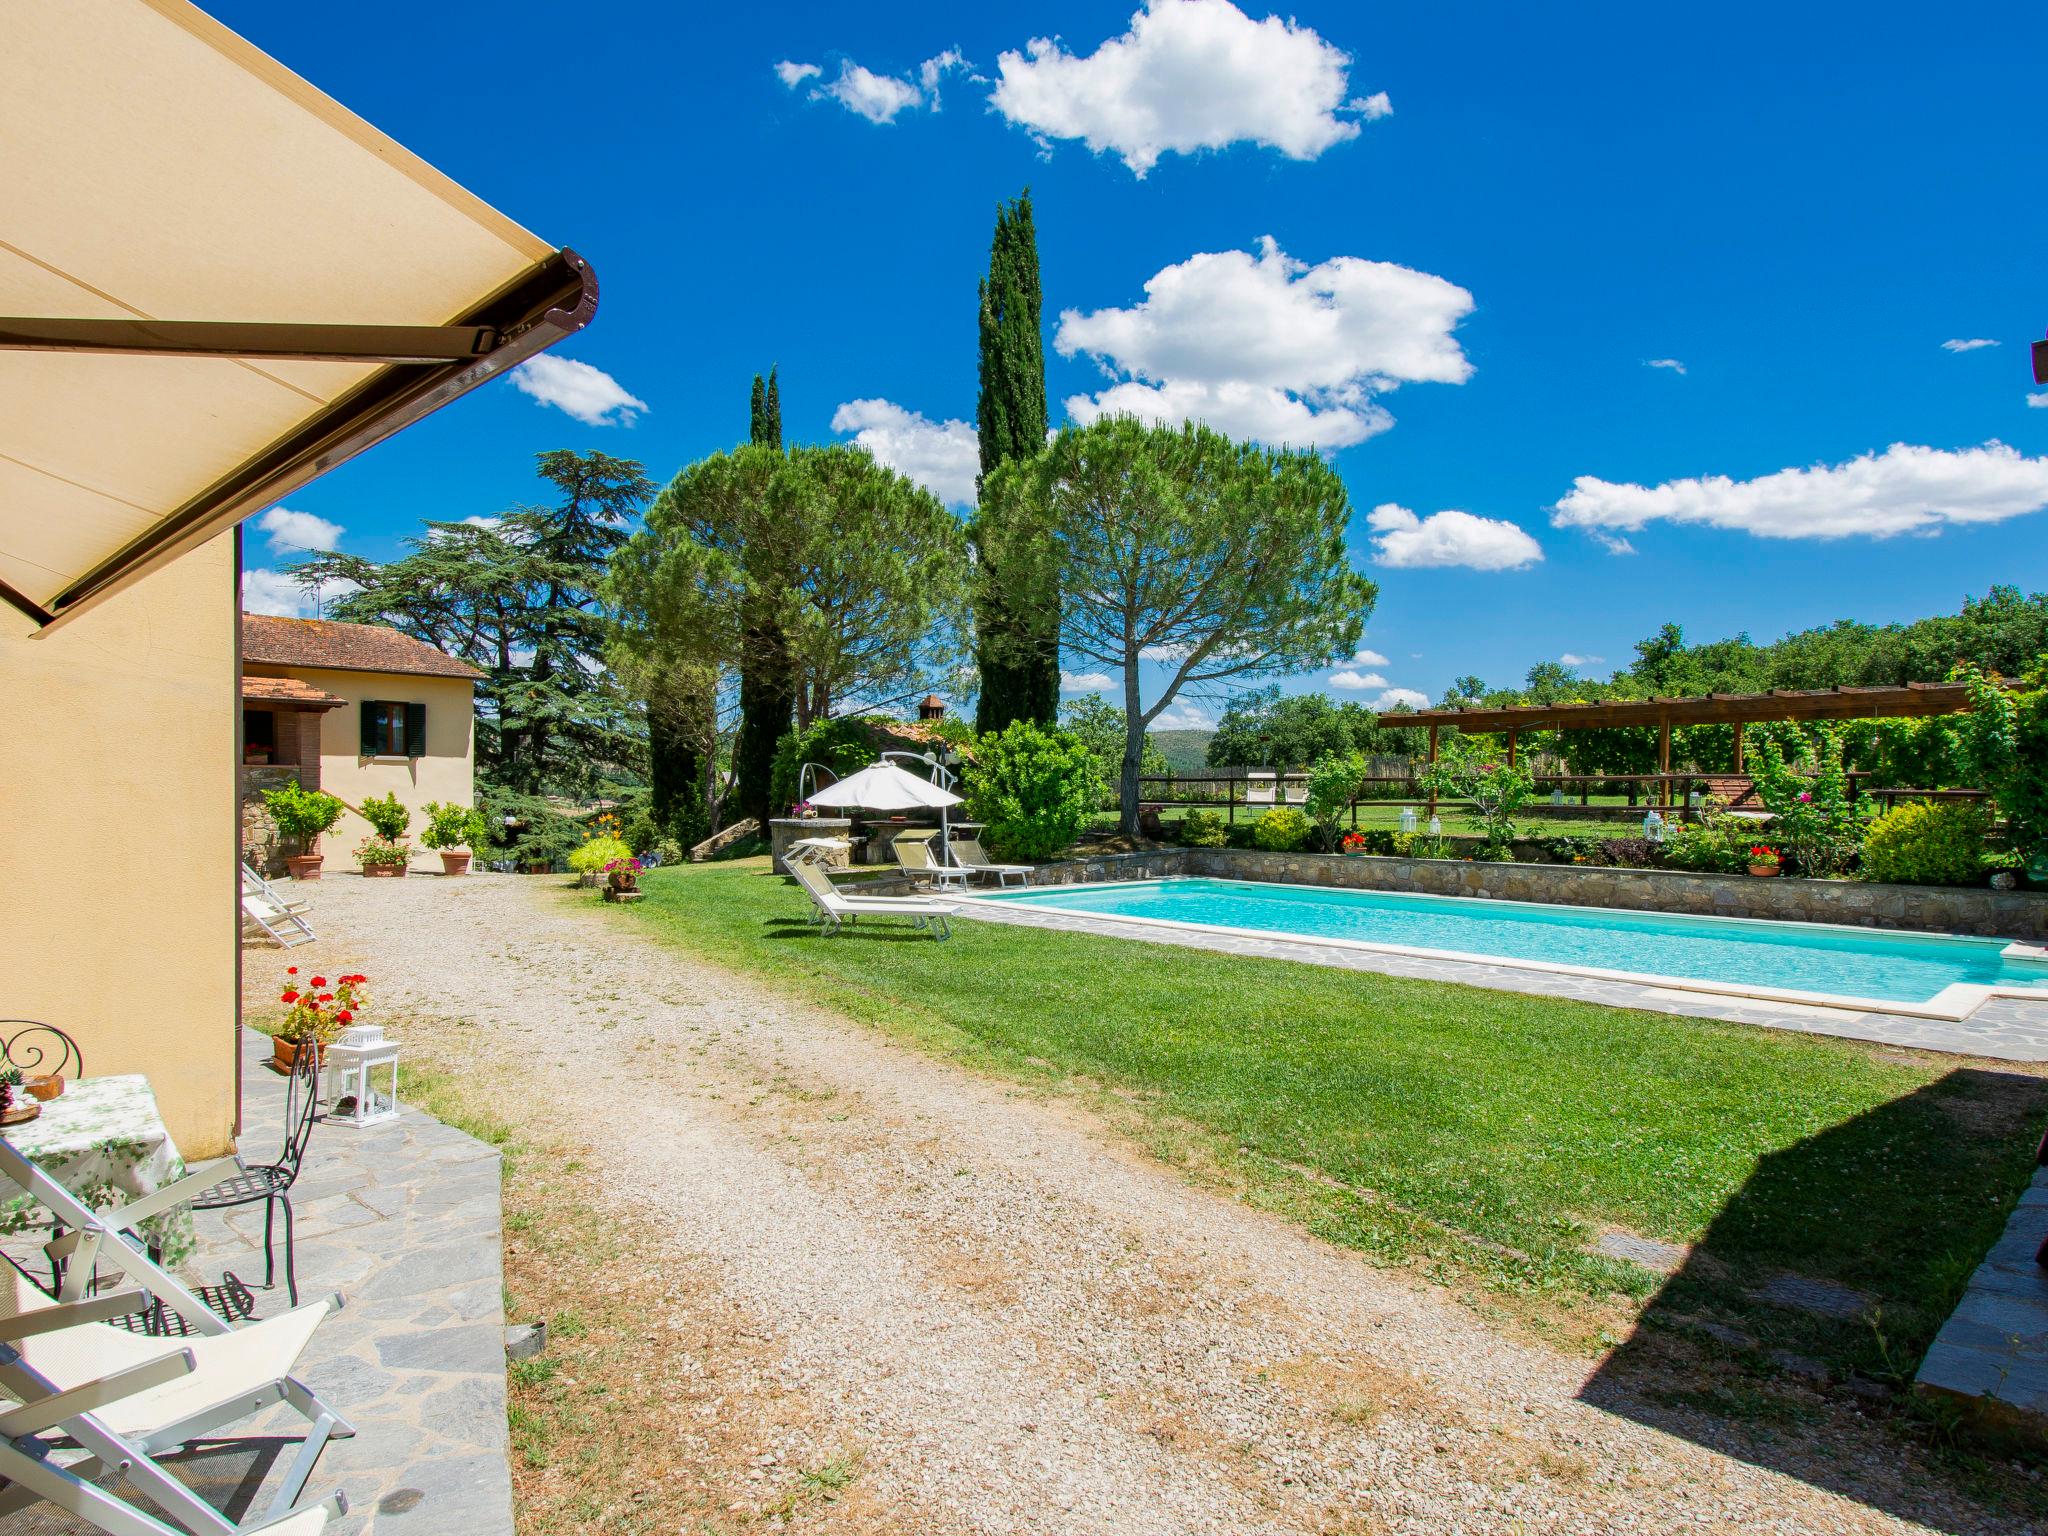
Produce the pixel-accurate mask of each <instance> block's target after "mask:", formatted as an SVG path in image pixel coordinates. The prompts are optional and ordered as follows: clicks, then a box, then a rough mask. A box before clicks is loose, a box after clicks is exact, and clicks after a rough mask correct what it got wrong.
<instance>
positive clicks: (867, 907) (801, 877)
mask: <svg viewBox="0 0 2048 1536" xmlns="http://www.w3.org/2000/svg"><path fill="white" fill-rule="evenodd" d="M783 862H784V863H785V864H787V865H788V866H789V872H790V874H791V876H792V877H794V879H795V880H796V882H797V884H799V885H801V886H802V887H803V888H804V890H805V891H806V892H807V893H808V894H809V896H810V898H811V905H812V906H813V908H814V909H815V910H816V913H817V922H818V925H819V926H820V927H821V928H823V929H824V930H825V932H827V933H837V932H838V931H839V929H840V927H841V926H842V925H844V924H851V923H852V922H853V921H854V920H855V919H857V918H861V917H907V918H909V919H910V920H911V922H912V924H913V925H914V926H916V927H918V928H928V929H930V931H931V933H932V936H933V937H934V938H937V939H941V940H944V939H947V938H950V937H952V933H953V930H952V927H951V925H950V924H949V923H948V922H947V919H948V918H950V917H952V915H953V914H954V913H955V912H957V911H958V910H959V908H957V907H952V906H948V905H946V904H945V903H944V902H939V901H932V900H930V899H929V898H928V897H924V896H849V895H847V894H846V893H845V892H843V891H841V890H840V889H839V888H838V887H837V886H835V885H833V884H832V882H831V880H830V879H828V878H827V877H826V874H825V871H824V870H823V869H822V868H820V867H819V866H818V865H817V864H816V863H814V862H813V861H812V859H811V850H809V849H798V848H791V849H790V851H789V853H788V854H786V855H785V856H784V858H783Z"/></svg>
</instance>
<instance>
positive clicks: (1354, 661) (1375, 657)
mask: <svg viewBox="0 0 2048 1536" xmlns="http://www.w3.org/2000/svg"><path fill="white" fill-rule="evenodd" d="M1386 664H1387V658H1386V657H1384V656H1382V655H1381V654H1380V653H1379V652H1378V651H1360V652H1359V653H1358V654H1357V655H1356V656H1354V657H1352V658H1351V665H1353V666H1354V667H1384V666H1385V665H1386Z"/></svg>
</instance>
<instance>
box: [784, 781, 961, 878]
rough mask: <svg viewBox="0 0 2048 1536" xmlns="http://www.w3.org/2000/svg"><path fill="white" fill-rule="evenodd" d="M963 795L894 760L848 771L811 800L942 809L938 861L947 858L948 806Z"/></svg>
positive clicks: (846, 806) (858, 806) (852, 806)
mask: <svg viewBox="0 0 2048 1536" xmlns="http://www.w3.org/2000/svg"><path fill="white" fill-rule="evenodd" d="M959 803H960V797H959V796H958V795H956V794H954V793H953V791H951V790H950V789H941V788H939V786H938V785H936V784H934V783H932V782H931V781H930V780H929V779H920V778H919V777H918V776H917V775H916V774H914V773H906V772H905V771H904V770H903V769H901V768H898V767H897V766H896V765H895V764H894V763H876V764H874V765H873V766H871V767H867V768H863V769H861V770H860V772H858V773H849V774H848V775H847V776H846V777H845V778H843V779H841V780H840V781H839V782H838V783H836V784H828V785H826V786H825V787H824V788H823V789H818V790H813V791H812V792H811V804H813V805H816V806H821V807H823V808H825V809H827V810H835V811H926V810H936V811H937V812H938V813H939V862H940V863H941V864H944V863H947V862H948V856H947V852H946V839H947V836H948V832H947V829H946V807H948V806H951V805H958V804H959Z"/></svg>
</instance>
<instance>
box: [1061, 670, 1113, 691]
mask: <svg viewBox="0 0 2048 1536" xmlns="http://www.w3.org/2000/svg"><path fill="white" fill-rule="evenodd" d="M1115 686H1116V679H1115V678H1113V677H1111V676H1110V675H1109V674H1108V673H1107V672H1062V673H1061V674H1060V692H1061V693H1100V692H1102V690H1103V689H1105V688H1114V687H1115Z"/></svg>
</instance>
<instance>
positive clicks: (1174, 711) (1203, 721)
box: [1151, 699, 1216, 731]
mask: <svg viewBox="0 0 2048 1536" xmlns="http://www.w3.org/2000/svg"><path fill="white" fill-rule="evenodd" d="M1151 729H1153V730H1155V731H1213V730H1215V729H1216V717H1215V716H1214V715H1212V714H1210V713H1209V711H1208V710H1206V709H1204V708H1202V706H1201V705H1199V704H1191V703H1189V702H1188V701H1187V700H1185V699H1182V700H1181V701H1179V702H1178V703H1174V704H1169V705H1167V706H1166V708H1164V709H1162V710H1161V711H1160V712H1159V714H1158V716H1157V717H1156V718H1155V719H1154V720H1153V722H1152V725H1151Z"/></svg>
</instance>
